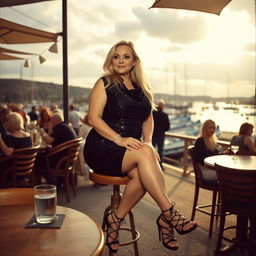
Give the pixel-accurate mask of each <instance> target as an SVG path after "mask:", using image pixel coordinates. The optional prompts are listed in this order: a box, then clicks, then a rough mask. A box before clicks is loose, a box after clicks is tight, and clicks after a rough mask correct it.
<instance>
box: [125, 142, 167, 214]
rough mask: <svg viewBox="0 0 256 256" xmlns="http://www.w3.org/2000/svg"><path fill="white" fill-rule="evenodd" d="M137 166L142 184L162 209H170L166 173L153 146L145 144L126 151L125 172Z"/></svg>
mask: <svg viewBox="0 0 256 256" xmlns="http://www.w3.org/2000/svg"><path fill="white" fill-rule="evenodd" d="M135 167H137V170H138V176H139V178H140V182H141V184H142V186H143V187H144V188H145V189H146V191H147V192H148V193H149V194H150V196H151V197H152V198H153V199H154V200H155V202H156V203H157V204H158V206H159V207H160V209H161V210H162V211H164V210H166V209H169V208H170V207H171V206H172V203H171V202H170V200H169V198H168V196H167V194H166V192H165V181H164V175H163V172H162V170H161V168H160V165H159V163H158V161H157V159H156V156H155V152H154V149H153V148H152V147H151V146H149V145H147V144H145V145H143V147H142V148H141V149H138V150H131V151H129V150H127V151H126V152H125V155H124V159H123V164H122V170H123V172H129V170H131V169H133V168H135Z"/></svg>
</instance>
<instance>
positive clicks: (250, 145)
mask: <svg viewBox="0 0 256 256" xmlns="http://www.w3.org/2000/svg"><path fill="white" fill-rule="evenodd" d="M244 144H245V145H246V146H247V147H248V148H249V150H250V151H252V152H253V153H256V147H255V145H254V143H253V141H252V138H251V137H249V136H246V137H245V139H244Z"/></svg>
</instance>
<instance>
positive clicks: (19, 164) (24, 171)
mask: <svg viewBox="0 0 256 256" xmlns="http://www.w3.org/2000/svg"><path fill="white" fill-rule="evenodd" d="M38 149H39V146H35V147H30V148H20V149H15V150H14V153H13V155H14V169H13V174H14V175H17V176H23V175H28V174H31V173H32V171H33V168H34V163H35V160H36V156H37V153H38Z"/></svg>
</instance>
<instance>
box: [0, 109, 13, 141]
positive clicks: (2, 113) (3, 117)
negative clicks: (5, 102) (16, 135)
mask: <svg viewBox="0 0 256 256" xmlns="http://www.w3.org/2000/svg"><path fill="white" fill-rule="evenodd" d="M10 113H11V111H10V109H9V108H7V107H6V106H0V134H1V136H2V139H3V141H5V137H6V136H7V130H6V127H5V125H6V122H7V120H8V116H9V115H10Z"/></svg>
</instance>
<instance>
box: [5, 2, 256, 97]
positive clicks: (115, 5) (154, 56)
mask: <svg viewBox="0 0 256 256" xmlns="http://www.w3.org/2000/svg"><path fill="white" fill-rule="evenodd" d="M153 2H154V0H140V1H138V0H122V1H120V0H93V1H89V0H82V1H79V0H68V63H69V71H68V76H69V84H70V85H74V86H80V87H87V88H91V87H92V86H93V85H94V83H95V81H96V80H97V79H98V78H99V77H100V76H101V74H102V73H103V69H102V65H103V62H104V59H105V56H106V54H107V52H108V51H109V49H110V48H111V47H112V45H113V44H114V43H116V42H118V41H120V40H123V39H124V40H129V41H132V42H133V43H134V44H135V48H136V51H137V52H138V55H139V56H140V58H141V60H142V62H143V64H144V69H145V72H146V75H147V77H148V78H149V80H150V82H151V88H152V91H153V92H154V93H168V94H177V95H187V96H201V95H207V96H212V97H240V96H242V97H252V96H253V95H255V38H256V35H255V33H256V32H255V20H256V18H255V6H254V4H255V1H254V0H233V1H231V2H230V3H229V4H228V5H227V6H226V7H225V8H224V9H223V11H222V12H221V14H220V16H218V15H214V14H208V13H202V12H196V11H188V10H175V9H156V8H151V9H150V8H149V7H150V6H152V4H153ZM61 8H62V3H61V1H60V0H56V1H49V2H41V3H36V4H29V5H23V6H15V7H11V8H9V7H5V8H0V16H1V18H4V19H8V20H10V21H13V22H17V23H20V24H23V25H26V26H30V27H33V28H37V29H41V30H45V31H49V32H55V33H56V32H61V31H62V13H61ZM51 45H52V43H41V44H26V45H6V44H0V47H5V48H8V49H14V50H19V51H26V52H33V53H37V54H41V55H42V56H43V57H44V58H46V59H47V60H46V61H45V62H44V63H43V64H40V63H39V61H38V56H33V57H30V58H29V62H30V63H31V66H30V68H24V67H23V64H24V61H23V60H22V61H0V76H1V78H22V79H28V80H35V81H44V82H53V83H60V84H61V83H62V40H61V37H59V40H58V49H59V53H58V54H54V53H51V52H49V51H48V48H49V47H50V46H51ZM24 57H26V56H24Z"/></svg>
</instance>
